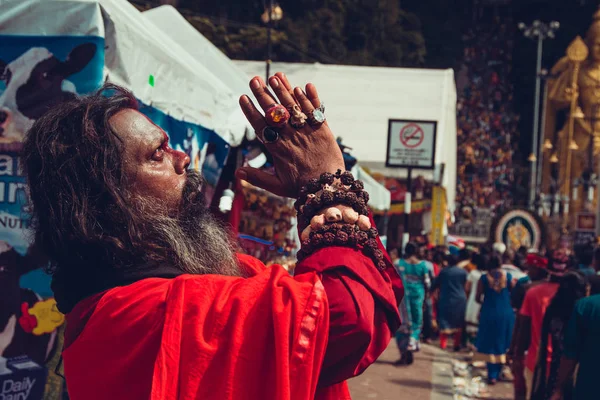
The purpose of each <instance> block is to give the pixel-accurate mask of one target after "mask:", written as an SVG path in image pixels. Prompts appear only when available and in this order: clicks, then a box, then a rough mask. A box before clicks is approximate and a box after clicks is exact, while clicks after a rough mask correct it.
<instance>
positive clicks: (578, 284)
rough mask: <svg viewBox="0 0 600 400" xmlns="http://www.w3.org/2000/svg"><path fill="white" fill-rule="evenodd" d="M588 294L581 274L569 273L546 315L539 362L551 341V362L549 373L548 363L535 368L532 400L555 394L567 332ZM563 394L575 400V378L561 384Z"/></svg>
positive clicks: (545, 355) (544, 355) (546, 399)
mask: <svg viewBox="0 0 600 400" xmlns="http://www.w3.org/2000/svg"><path fill="white" fill-rule="evenodd" d="M587 294H588V285H587V282H586V280H585V277H584V275H583V274H581V272H580V271H571V272H567V273H566V274H565V276H564V277H563V279H562V281H561V282H560V286H559V287H558V291H557V292H556V295H555V296H554V298H553V299H552V301H551V302H550V305H549V306H548V309H547V310H546V314H545V315H544V321H543V323H542V338H541V342H540V354H539V356H538V360H545V359H546V357H547V348H548V347H547V344H548V340H550V341H551V343H552V361H551V362H550V370H549V371H548V370H547V369H546V367H547V363H544V362H538V364H537V365H536V367H535V373H534V375H533V383H532V387H533V389H532V394H531V399H532V400H548V399H549V398H550V397H551V396H552V394H553V393H554V391H555V389H556V380H557V378H558V370H559V366H560V360H561V357H562V355H563V353H564V346H563V342H564V333H565V328H566V326H567V323H568V322H569V318H570V317H571V314H572V313H573V310H574V309H575V303H577V301H578V300H579V299H581V298H583V297H586V296H587ZM561 390H562V393H563V398H564V399H565V400H572V399H573V379H572V375H571V377H570V379H569V380H568V381H566V382H562V383H561Z"/></svg>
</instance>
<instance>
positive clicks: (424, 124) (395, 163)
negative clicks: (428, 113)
mask: <svg viewBox="0 0 600 400" xmlns="http://www.w3.org/2000/svg"><path fill="white" fill-rule="evenodd" d="M436 128H437V122H436V121H413V120H398V119H391V120H389V125H388V148H387V156H386V166H388V167H401V168H422V169H433V168H434V165H435V138H436Z"/></svg>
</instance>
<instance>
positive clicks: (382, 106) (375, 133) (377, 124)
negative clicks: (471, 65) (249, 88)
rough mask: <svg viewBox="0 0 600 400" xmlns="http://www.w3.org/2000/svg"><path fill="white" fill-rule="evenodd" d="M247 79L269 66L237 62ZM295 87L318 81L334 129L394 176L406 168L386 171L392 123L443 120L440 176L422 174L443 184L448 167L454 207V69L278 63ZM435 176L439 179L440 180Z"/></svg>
mask: <svg viewBox="0 0 600 400" xmlns="http://www.w3.org/2000/svg"><path fill="white" fill-rule="evenodd" d="M235 63H236V64H237V65H238V66H239V67H241V68H242V69H243V70H244V71H245V72H246V74H247V75H248V76H249V77H251V76H255V75H258V76H262V75H263V74H264V63H263V62H257V61H235ZM271 70H272V71H273V72H276V71H282V72H284V73H285V74H286V75H287V76H288V78H289V79H290V81H291V83H292V85H303V84H305V83H306V82H312V83H314V84H315V85H316V86H317V89H318V90H319V96H320V98H321V99H322V100H323V101H324V102H325V104H326V114H327V118H328V121H329V125H330V126H331V129H332V130H333V133H334V134H335V135H336V136H341V137H342V138H343V141H344V145H347V146H348V147H351V148H352V155H353V156H354V157H356V158H357V159H358V161H359V162H360V164H361V165H362V166H363V167H367V168H369V169H370V170H372V171H377V172H382V173H384V174H385V175H388V176H394V177H402V176H405V175H406V170H404V169H392V168H385V154H386V149H387V136H388V120H389V119H411V120H433V121H437V142H436V154H435V164H436V165H437V166H438V168H437V170H436V171H437V173H432V172H431V171H425V170H417V171H414V172H413V177H414V176H417V175H423V176H424V177H425V178H427V179H436V180H437V179H438V177H439V170H440V168H439V166H440V165H442V164H443V165H444V174H443V179H442V185H443V186H444V187H445V188H446V190H447V196H448V205H449V207H450V208H453V205H454V198H455V192H456V86H455V84H454V74H453V71H452V70H451V69H448V70H433V69H408V68H382V67H360V66H341V65H323V64H301V63H273V65H272V67H271ZM434 175H435V176H434Z"/></svg>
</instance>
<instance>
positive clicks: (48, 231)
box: [22, 85, 237, 311]
mask: <svg viewBox="0 0 600 400" xmlns="http://www.w3.org/2000/svg"><path fill="white" fill-rule="evenodd" d="M125 109H134V110H137V109H138V104H137V101H136V99H135V97H134V96H133V94H132V93H130V92H129V91H127V90H125V89H123V88H120V87H118V86H114V85H106V86H105V87H103V88H102V89H101V90H100V91H98V92H97V93H95V94H93V95H90V96H86V97H79V98H76V99H74V100H72V101H69V102H65V103H63V104H61V105H59V106H57V107H55V108H53V109H52V110H50V111H49V112H48V113H46V114H45V115H44V116H42V117H41V118H39V119H38V120H37V121H36V122H35V123H34V125H33V126H32V128H31V129H30V131H29V133H28V135H27V137H26V139H25V142H24V146H23V153H22V156H23V159H24V166H25V172H26V174H27V179H28V184H29V192H30V198H31V202H32V206H33V207H32V210H31V214H32V227H33V232H34V246H36V247H38V248H40V249H41V250H42V251H43V252H44V253H46V254H47V256H48V257H49V259H50V263H51V266H50V272H52V273H53V274H54V277H53V283H52V288H53V290H54V293H55V296H56V298H57V301H58V302H59V306H60V305H61V300H62V304H63V309H65V310H67V311H68V310H69V309H70V308H71V307H72V306H73V304H74V302H76V301H78V300H81V298H83V297H85V296H86V295H90V294H93V293H88V292H87V291H86V290H85V289H82V290H81V293H78V294H76V293H75V292H77V290H78V287H79V286H82V285H85V281H88V280H91V279H96V280H97V279H99V277H106V276H109V275H110V274H111V271H112V272H114V271H118V270H123V269H132V268H137V267H142V266H144V265H147V264H163V263H169V264H171V265H172V266H174V267H177V268H179V269H180V270H181V271H182V272H187V273H221V274H225V275H236V274H237V270H236V267H237V264H236V262H235V260H234V252H233V250H232V246H231V242H230V241H229V240H228V237H227V234H226V233H225V232H224V230H222V229H221V227H220V226H218V224H216V223H215V222H214V220H213V219H212V218H211V217H210V215H209V214H208V212H207V211H206V210H205V208H204V203H203V197H202V195H201V193H199V189H198V188H199V186H200V185H201V181H202V179H201V177H200V175H199V174H198V173H195V172H193V171H190V172H188V176H187V183H186V187H185V189H184V193H183V200H182V207H181V210H180V212H179V213H178V215H177V216H176V217H173V216H171V215H168V214H169V212H168V211H167V210H165V209H162V208H161V207H163V206H162V205H161V204H160V202H159V201H157V199H141V198H137V197H136V196H135V195H133V194H132V193H131V192H130V191H129V189H128V188H129V187H130V183H131V182H128V177H127V175H126V174H125V173H124V168H123V157H122V153H123V148H124V142H123V141H122V140H121V139H120V138H119V137H118V136H117V134H116V133H115V132H114V131H113V130H112V129H111V125H110V123H109V120H110V118H111V117H112V116H114V115H115V114H117V113H118V112H120V111H122V110H125ZM183 203H185V204H183ZM184 206H185V207H184ZM107 279H108V280H110V279H109V278H107ZM106 285H107V286H110V283H106ZM88 291H89V290H88ZM65 304H66V306H65Z"/></svg>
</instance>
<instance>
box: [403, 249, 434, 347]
mask: <svg viewBox="0 0 600 400" xmlns="http://www.w3.org/2000/svg"><path fill="white" fill-rule="evenodd" d="M398 272H399V274H400V277H401V278H402V283H403V284H404V295H405V305H406V311H407V314H408V320H409V323H410V338H409V344H408V347H407V351H418V350H419V340H420V338H421V330H422V328H423V303H424V301H425V293H426V292H427V290H429V288H430V286H431V282H430V280H429V271H428V269H427V266H426V265H425V263H424V262H423V261H422V260H419V258H418V247H417V245H416V244H414V243H412V242H409V243H407V244H406V247H405V248H404V257H403V258H402V259H401V260H400V261H399V262H398Z"/></svg>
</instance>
